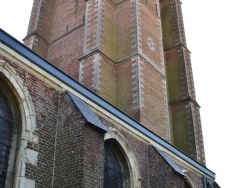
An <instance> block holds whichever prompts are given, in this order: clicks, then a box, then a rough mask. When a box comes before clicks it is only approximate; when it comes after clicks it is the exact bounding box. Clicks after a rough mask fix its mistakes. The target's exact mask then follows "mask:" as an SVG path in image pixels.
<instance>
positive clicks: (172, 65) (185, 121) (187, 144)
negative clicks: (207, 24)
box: [161, 0, 205, 164]
mask: <svg viewBox="0 0 250 188" xmlns="http://www.w3.org/2000/svg"><path fill="white" fill-rule="evenodd" d="M161 16H162V24H163V30H162V32H163V46H164V53H165V60H166V73H167V77H166V79H167V87H168V98H169V106H170V111H171V123H172V126H171V127H172V133H173V135H172V137H173V144H174V145H175V146H176V147H178V148H179V149H180V150H182V151H183V152H184V153H186V154H187V155H189V156H190V157H192V158H193V159H195V160H197V161H198V162H200V163H202V164H205V154H204V146H203V138H202V130H201V122H200V114H199V108H200V107H199V105H198V103H197V102H196V97H195V89H194V81H193V74H192V66H191V59H190V52H189V50H188V49H187V45H186V38H185V31H184V24H183V17H182V11H181V2H180V1H179V0H164V1H161Z"/></svg>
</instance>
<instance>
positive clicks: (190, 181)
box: [183, 170, 198, 188]
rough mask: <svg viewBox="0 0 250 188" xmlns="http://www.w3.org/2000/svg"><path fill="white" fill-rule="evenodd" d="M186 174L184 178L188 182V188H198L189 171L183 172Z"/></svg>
mask: <svg viewBox="0 0 250 188" xmlns="http://www.w3.org/2000/svg"><path fill="white" fill-rule="evenodd" d="M183 173H184V178H185V181H186V184H187V185H186V187H188V188H198V187H197V186H196V184H195V182H194V180H193V177H192V176H191V174H190V173H189V172H188V171H187V170H183Z"/></svg>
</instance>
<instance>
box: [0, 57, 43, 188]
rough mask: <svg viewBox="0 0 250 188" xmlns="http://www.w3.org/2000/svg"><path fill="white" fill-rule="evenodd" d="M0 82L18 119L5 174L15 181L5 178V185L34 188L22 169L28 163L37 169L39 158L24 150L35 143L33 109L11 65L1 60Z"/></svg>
mask: <svg viewBox="0 0 250 188" xmlns="http://www.w3.org/2000/svg"><path fill="white" fill-rule="evenodd" d="M0 80H1V82H2V84H3V86H4V87H5V88H6V91H8V93H9V96H8V98H9V101H10V104H13V102H14V103H15V104H16V105H15V107H14V108H15V109H14V110H15V114H16V113H18V114H19V117H16V118H17V119H18V124H17V125H14V126H15V127H16V129H17V130H18V131H16V133H14V134H12V138H11V149H10V153H9V158H8V164H9V165H8V169H7V174H9V175H11V176H14V177H6V181H5V182H6V183H5V184H6V186H9V187H14V188H17V187H20V186H24V187H25V186H29V187H31V188H32V187H35V181H33V180H29V179H26V178H25V166H26V164H27V163H31V164H33V165H36V162H37V156H38V153H37V152H36V151H33V150H31V149H28V148H27V144H28V142H32V143H38V137H37V135H36V134H35V133H36V130H37V126H36V114H35V110H34V105H33V102H32V99H31V96H30V95H29V92H28V90H27V88H26V87H25V86H24V83H23V81H22V79H21V78H20V77H19V76H18V74H17V72H16V71H15V69H14V68H13V67H12V66H11V64H10V63H9V62H6V61H3V60H0ZM3 89H4V88H3ZM12 108H13V107H12Z"/></svg>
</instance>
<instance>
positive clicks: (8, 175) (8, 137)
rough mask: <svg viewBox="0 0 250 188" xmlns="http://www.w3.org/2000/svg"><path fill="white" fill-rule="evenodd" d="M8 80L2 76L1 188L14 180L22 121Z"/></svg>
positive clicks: (0, 80) (0, 79)
mask: <svg viewBox="0 0 250 188" xmlns="http://www.w3.org/2000/svg"><path fill="white" fill-rule="evenodd" d="M14 99H15V97H14V96H13V94H12V93H11V92H10V90H9V88H8V85H7V82H6V80H5V79H4V78H3V77H1V75H0V187H6V186H7V187H10V186H11V185H12V183H13V180H14V167H15V158H16V151H17V141H18V140H19V139H18V135H19V129H18V126H17V122H18V121H19V120H20V116H19V112H18V103H17V101H15V100H14Z"/></svg>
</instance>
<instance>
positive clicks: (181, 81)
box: [24, 0, 205, 164]
mask: <svg viewBox="0 0 250 188" xmlns="http://www.w3.org/2000/svg"><path fill="white" fill-rule="evenodd" d="M24 42H25V44H26V45H27V46H28V47H30V48H31V49H32V50H34V51H35V52H36V53H38V54H39V55H41V56H43V57H44V58H46V59H47V60H49V61H50V62H52V63H53V64H54V65H55V66H56V67H58V68H59V69H61V70H63V71H64V72H66V73H67V74H68V75H70V76H71V77H73V78H74V79H75V80H78V81H79V82H80V83H82V84H83V85H84V86H86V87H87V88H89V89H90V90H92V91H94V92H95V93H97V94H98V95H100V96H101V97H103V98H104V99H105V100H107V101H108V102H109V103H111V104H113V105H114V106H116V107H117V108H119V109H120V110H121V111H123V112H125V113H126V114H128V115H129V116H131V117H132V118H133V119H135V120H137V121H138V122H140V123H141V124H142V125H144V126H145V127H147V128H148V129H149V130H151V131H153V132H154V133H155V134H157V135H158V136H160V137H161V138H163V139H165V140H167V141H168V142H169V143H171V144H173V145H174V146H176V147H177V148H179V149H180V150H181V151H183V152H184V153H186V154H187V155H188V156H190V157H191V158H193V159H195V160H196V161H198V162H199V163H201V164H205V156H204V147H203V139H202V131H201V123H200V115H199V105H198V103H197V102H196V99H195V90H194V83H193V76H192V68H191V61H190V51H189V50H188V49H187V45H186V39H185V32H184V26H183V19H182V12H181V2H180V1H179V0H160V1H158V0H88V1H86V2H85V1H81V0H64V1H62V0H54V1H45V0H34V3H33V8H32V14H31V18H30V24H29V28H28V33H27V36H26V37H25V39H24Z"/></svg>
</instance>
